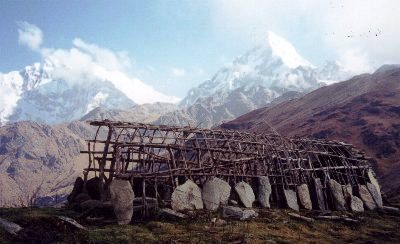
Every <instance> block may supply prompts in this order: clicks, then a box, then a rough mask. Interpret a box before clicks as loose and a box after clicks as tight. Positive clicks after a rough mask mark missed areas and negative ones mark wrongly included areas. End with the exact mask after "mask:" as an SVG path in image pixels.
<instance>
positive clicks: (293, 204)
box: [283, 190, 299, 211]
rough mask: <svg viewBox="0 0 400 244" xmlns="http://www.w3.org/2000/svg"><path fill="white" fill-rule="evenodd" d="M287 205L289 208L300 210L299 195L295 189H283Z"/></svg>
mask: <svg viewBox="0 0 400 244" xmlns="http://www.w3.org/2000/svg"><path fill="white" fill-rule="evenodd" d="M283 194H284V196H285V200H286V205H287V207H288V208H290V209H293V210H295V211H299V204H298V203H297V195H296V192H295V191H293V190H283Z"/></svg>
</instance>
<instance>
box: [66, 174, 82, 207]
mask: <svg viewBox="0 0 400 244" xmlns="http://www.w3.org/2000/svg"><path fill="white" fill-rule="evenodd" d="M83 185H84V182H83V179H82V178H81V177H78V178H76V180H75V183H74V188H72V191H71V194H69V195H68V197H67V200H68V203H69V204H72V203H73V202H74V201H75V197H76V196H77V195H78V194H80V193H82V192H83Z"/></svg>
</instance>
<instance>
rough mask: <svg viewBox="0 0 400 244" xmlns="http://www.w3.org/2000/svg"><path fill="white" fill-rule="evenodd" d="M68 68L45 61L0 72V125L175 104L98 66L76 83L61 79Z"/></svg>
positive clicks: (140, 82)
mask: <svg viewBox="0 0 400 244" xmlns="http://www.w3.org/2000/svg"><path fill="white" fill-rule="evenodd" d="M69 69H71V67H65V66H63V65H61V64H58V63H57V62H53V60H52V59H51V58H48V59H45V60H44V61H43V63H35V64H33V65H31V66H27V67H25V68H24V69H23V70H21V71H12V72H9V73H7V74H1V73H0V125H4V124H6V123H8V122H15V121H21V120H32V121H38V122H44V123H49V124H55V123H63V122H69V121H72V120H77V119H80V118H81V117H82V116H84V115H85V114H86V113H88V112H89V111H91V110H92V109H94V108H95V107H98V106H103V107H104V108H107V109H127V108H129V107H132V106H133V105H135V104H141V103H144V102H147V101H150V102H157V101H165V102H177V98H175V97H170V96H166V95H164V94H162V93H160V92H158V91H156V90H154V89H153V88H152V87H150V86H148V85H147V84H145V83H143V82H142V81H140V80H138V79H131V78H129V77H127V76H126V75H125V74H123V73H122V72H110V71H108V70H105V69H104V68H101V67H98V68H97V69H95V70H93V73H91V74H79V76H76V80H70V79H69V80H66V79H63V75H64V74H65V72H67V71H68V70H69ZM71 72H76V70H72V71H71ZM78 72H79V71H78Z"/></svg>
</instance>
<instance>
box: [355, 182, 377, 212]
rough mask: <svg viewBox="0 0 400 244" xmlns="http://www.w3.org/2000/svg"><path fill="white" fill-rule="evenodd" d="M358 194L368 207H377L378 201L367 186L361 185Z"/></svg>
mask: <svg viewBox="0 0 400 244" xmlns="http://www.w3.org/2000/svg"><path fill="white" fill-rule="evenodd" d="M358 194H359V195H360V198H361V200H362V201H363V202H364V205H365V208H366V209H368V210H374V209H375V208H376V203H375V201H374V199H373V197H372V196H371V193H370V192H369V191H368V188H367V186H365V185H359V186H358Z"/></svg>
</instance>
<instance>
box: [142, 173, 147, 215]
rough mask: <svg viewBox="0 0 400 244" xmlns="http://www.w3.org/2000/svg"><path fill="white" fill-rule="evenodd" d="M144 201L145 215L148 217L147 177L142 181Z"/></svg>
mask: <svg viewBox="0 0 400 244" xmlns="http://www.w3.org/2000/svg"><path fill="white" fill-rule="evenodd" d="M142 202H143V217H147V200H146V179H145V178H143V181H142Z"/></svg>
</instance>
